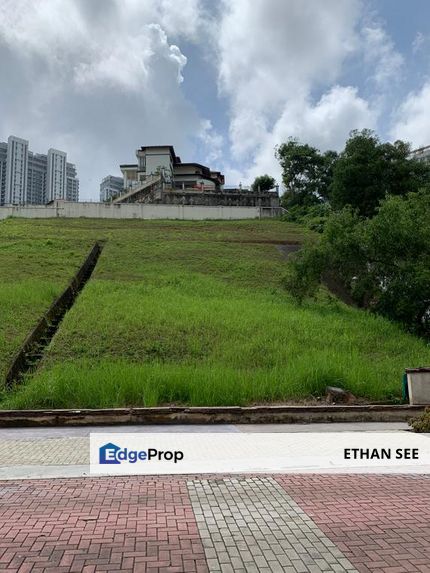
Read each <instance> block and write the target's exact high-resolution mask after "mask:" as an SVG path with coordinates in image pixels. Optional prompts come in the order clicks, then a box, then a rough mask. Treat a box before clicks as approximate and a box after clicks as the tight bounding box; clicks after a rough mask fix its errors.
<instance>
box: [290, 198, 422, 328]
mask: <svg viewBox="0 0 430 573" xmlns="http://www.w3.org/2000/svg"><path fill="white" fill-rule="evenodd" d="M429 218H430V192H429V191H428V190H426V189H423V190H422V191H420V192H418V193H409V194H408V195H406V196H404V197H401V196H389V197H388V198H387V199H386V200H384V201H383V202H382V203H381V206H380V207H379V208H378V210H377V212H376V214H375V216H374V217H373V218H368V219H364V218H362V217H360V216H359V215H358V212H357V211H354V210H352V209H351V208H350V207H345V208H344V209H342V210H341V211H339V212H336V213H334V214H332V215H331V216H330V217H329V219H328V221H327V222H326V225H325V229H324V232H323V234H322V236H321V239H320V240H319V241H318V242H317V243H315V244H310V245H308V246H306V247H305V248H304V249H303V250H302V251H299V253H297V254H296V257H295V258H292V259H291V260H290V261H289V263H288V272H287V276H286V278H285V281H284V284H285V286H286V287H287V288H288V290H289V291H290V292H291V293H292V294H293V295H294V296H295V297H296V298H297V299H298V301H299V302H301V301H302V300H303V298H304V297H306V296H312V295H313V294H314V293H315V292H316V290H317V288H318V285H319V284H320V281H321V280H322V279H323V278H324V275H326V274H327V273H330V275H331V276H332V277H335V278H336V280H337V281H339V283H341V284H342V286H343V287H344V288H345V289H346V290H347V292H348V293H349V294H350V295H351V296H352V298H353V299H354V300H355V302H356V303H357V304H358V305H359V306H362V307H364V308H368V309H369V310H371V311H374V312H377V313H379V314H382V315H384V316H386V317H387V318H389V319H391V320H394V321H397V322H399V323H401V324H402V325H404V326H405V327H406V328H408V329H409V330H411V331H413V332H415V333H417V334H420V335H424V336H426V337H429V338H430V226H429V225H428V221H429Z"/></svg>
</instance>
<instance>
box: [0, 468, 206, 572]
mask: <svg viewBox="0 0 430 573" xmlns="http://www.w3.org/2000/svg"><path fill="white" fill-rule="evenodd" d="M0 570H3V571H8V572H10V573H13V572H19V573H29V572H30V571H31V573H40V572H42V571H46V572H51V573H54V572H55V573H57V572H58V573H62V572H65V573H66V572H67V573H69V572H70V573H72V572H83V573H93V572H94V571H122V572H124V573H125V572H130V573H131V572H134V573H139V572H142V573H143V572H144V573H163V572H165V571H168V572H169V573H174V572H178V573H179V572H184V571H187V572H188V571H190V572H199V573H204V572H207V566H206V560H205V555H204V550H203V546H202V543H201V540H200V537H199V534H198V530H197V525H196V521H195V519H194V514H193V510H192V508H191V505H190V502H189V497H188V493H187V488H186V481H185V480H183V479H182V480H180V479H177V478H175V479H166V478H161V479H159V480H157V479H154V478H149V479H148V478H139V477H134V478H88V479H67V480H63V479H61V480H57V479H56V480H34V481H21V482H0Z"/></svg>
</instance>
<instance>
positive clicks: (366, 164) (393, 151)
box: [329, 129, 430, 217]
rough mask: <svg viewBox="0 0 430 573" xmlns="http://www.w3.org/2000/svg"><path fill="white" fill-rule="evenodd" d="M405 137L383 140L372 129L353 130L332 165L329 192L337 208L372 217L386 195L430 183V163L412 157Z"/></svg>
mask: <svg viewBox="0 0 430 573" xmlns="http://www.w3.org/2000/svg"><path fill="white" fill-rule="evenodd" d="M410 151H411V150H410V145H409V144H407V143H405V142H403V141H396V142H395V143H394V144H392V143H381V142H380V140H379V138H378V137H377V135H376V134H375V133H374V132H373V131H371V130H369V129H363V130H362V131H357V130H355V131H352V132H351V134H350V137H349V139H348V141H347V142H346V145H345V149H344V151H343V152H342V153H341V154H340V156H339V158H338V160H337V161H336V163H335V165H334V166H333V173H332V183H331V185H330V189H329V196H330V200H331V203H332V206H333V207H334V208H335V209H342V208H343V207H345V206H346V205H349V206H351V207H352V208H354V209H358V211H359V213H360V215H363V216H365V217H371V216H373V215H374V214H375V212H376V209H377V207H378V205H379V203H380V201H382V200H383V199H384V198H385V197H386V196H387V195H405V194H407V193H410V192H416V191H418V190H419V188H420V187H422V186H423V185H425V184H427V183H430V166H429V165H427V164H425V163H422V162H420V161H417V160H415V159H411V158H410Z"/></svg>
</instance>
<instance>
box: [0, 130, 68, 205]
mask: <svg viewBox="0 0 430 573" xmlns="http://www.w3.org/2000/svg"><path fill="white" fill-rule="evenodd" d="M76 175H77V174H76V166H75V165H73V164H72V163H67V155H66V153H65V152H64V151H58V150H57V149H49V151H48V154H47V155H45V154H41V153H33V152H31V151H29V150H28V141H27V140H25V139H20V138H19V137H14V136H10V137H9V139H8V142H7V143H4V142H3V143H2V142H0V205H22V204H31V205H44V204H45V203H48V202H49V201H52V200H54V199H65V200H66V201H79V179H78V178H77V176H76Z"/></svg>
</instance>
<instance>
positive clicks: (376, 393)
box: [0, 220, 430, 408]
mask: <svg viewBox="0 0 430 573" xmlns="http://www.w3.org/2000/svg"><path fill="white" fill-rule="evenodd" d="M7 223H8V225H6V226H7V227H8V229H9V232H13V233H14V234H15V236H16V237H21V240H23V241H25V240H28V239H26V237H28V235H29V234H30V233H31V234H32V235H33V236H34V237H39V239H40V240H42V237H44V239H43V240H45V241H46V240H54V237H55V238H56V240H57V241H59V242H60V243H61V244H63V242H64V241H66V243H68V242H69V241H74V240H75V241H76V240H80V241H82V240H87V241H89V242H90V243H91V241H94V240H95V239H106V240H107V243H106V246H105V248H104V250H103V253H102V255H101V257H100V259H99V263H98V265H97V267H96V271H95V274H94V275H93V278H92V279H91V281H90V282H89V283H88V284H87V286H86V287H85V289H84V291H83V292H82V294H81V295H80V296H79V298H78V300H77V302H76V304H75V305H74V307H73V309H72V310H71V311H70V312H69V313H67V315H66V317H65V319H64V321H63V323H62V325H61V328H60V330H59V331H58V333H57V335H56V336H55V337H54V339H53V341H52V343H51V345H50V346H49V348H48V351H47V353H46V357H45V358H44V360H43V362H42V364H41V366H40V368H39V369H38V371H36V372H35V373H34V374H33V375H31V376H29V378H28V380H27V382H26V384H25V385H24V386H23V387H21V388H20V389H17V390H16V391H14V392H13V393H11V394H9V395H7V396H5V397H4V400H3V402H2V403H1V405H0V406H1V407H3V408H45V407H48V408H53V407H93V408H96V407H109V406H117V407H119V406H131V405H134V406H143V405H145V406H155V405H160V404H188V405H235V404H238V405H245V404H253V403H273V402H278V403H279V402H283V401H287V400H294V399H303V398H309V397H310V396H318V395H322V394H323V393H324V389H325V386H326V385H327V384H331V385H341V386H343V387H345V388H347V389H348V390H350V391H351V392H353V393H354V394H356V395H357V396H360V397H364V398H367V399H370V400H391V399H393V398H398V397H400V396H401V376H402V372H403V370H404V368H405V367H407V366H413V365H419V364H423V363H426V362H428V361H429V356H430V353H429V349H428V347H427V346H426V344H425V343H424V342H423V341H422V340H419V339H417V338H414V337H412V336H410V335H408V334H406V333H404V332H402V331H401V330H400V329H399V327H397V326H395V325H393V324H391V323H389V322H387V321H386V320H384V319H382V318H379V317H375V316H371V315H369V314H368V313H365V312H363V311H359V310H357V309H353V308H349V307H347V306H345V305H344V304H342V303H341V302H339V301H337V300H335V299H334V298H333V297H332V296H330V295H328V294H327V293H326V292H325V291H323V290H322V291H321V293H320V296H319V298H318V300H317V301H315V302H308V303H306V304H304V305H303V306H301V307H299V306H297V305H296V303H295V302H294V301H293V300H292V299H291V298H290V297H289V296H288V295H287V293H286V292H285V291H284V290H283V289H282V288H281V286H280V280H281V277H282V275H283V273H284V268H285V260H284V259H283V257H282V256H281V255H280V253H279V252H278V251H277V249H276V246H275V244H274V243H276V242H281V241H287V240H288V241H297V240H300V239H303V231H302V230H301V229H300V228H299V227H297V226H293V225H290V224H288V223H284V222H280V221H243V222H236V221H234V222H233V221H232V222H175V221H170V222H167V221H166V222H164V221H101V220H96V221H88V220H67V221H55V220H54V221H18V220H13V221H11V222H9V221H8V222H7ZM0 228H1V225H0ZM0 232H1V231H0ZM0 237H1V235H0ZM0 240H1V239H0Z"/></svg>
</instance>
